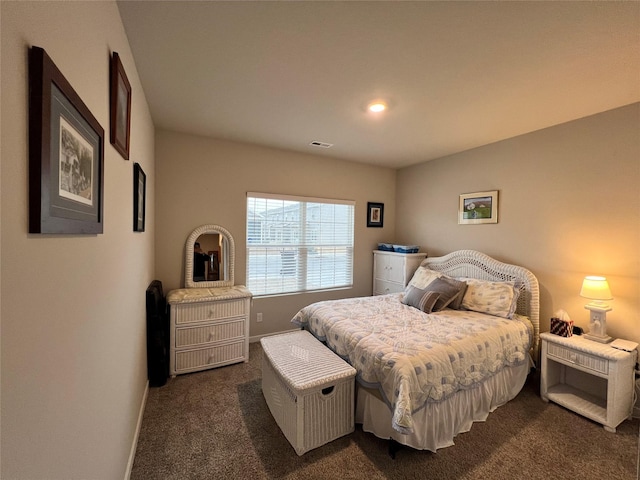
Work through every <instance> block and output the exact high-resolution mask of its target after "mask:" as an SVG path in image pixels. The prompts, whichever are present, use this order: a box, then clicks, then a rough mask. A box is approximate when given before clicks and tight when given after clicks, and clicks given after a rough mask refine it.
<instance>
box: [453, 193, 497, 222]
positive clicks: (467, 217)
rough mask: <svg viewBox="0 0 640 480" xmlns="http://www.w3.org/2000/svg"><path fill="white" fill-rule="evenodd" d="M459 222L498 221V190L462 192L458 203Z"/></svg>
mask: <svg viewBox="0 0 640 480" xmlns="http://www.w3.org/2000/svg"><path fill="white" fill-rule="evenodd" d="M458 223H459V224H471V225H473V224H478V223H498V191H497V190H491V191H487V192H475V193H464V194H462V195H460V201H459V204H458Z"/></svg>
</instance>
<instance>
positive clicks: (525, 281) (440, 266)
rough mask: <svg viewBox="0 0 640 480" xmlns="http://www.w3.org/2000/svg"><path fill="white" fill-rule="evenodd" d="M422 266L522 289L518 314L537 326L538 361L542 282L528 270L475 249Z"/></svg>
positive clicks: (535, 349)
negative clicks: (540, 284)
mask: <svg viewBox="0 0 640 480" xmlns="http://www.w3.org/2000/svg"><path fill="white" fill-rule="evenodd" d="M422 265H424V266H426V267H427V268H430V269H431V270H437V271H439V272H442V273H444V274H446V275H449V276H450V277H470V278H478V279H480V280H491V281H494V282H505V281H507V282H514V283H515V284H516V287H518V288H519V289H520V295H519V297H518V306H517V308H516V313H518V314H520V315H525V316H527V317H529V320H531V323H532V324H533V345H532V355H533V360H534V361H535V362H537V360H538V345H539V342H540V289H539V287H538V279H537V278H536V277H535V275H534V274H533V273H531V272H530V271H529V270H527V269H526V268H524V267H520V266H518V265H510V264H508V263H503V262H500V261H498V260H496V259H494V258H491V257H490V256H488V255H485V254H484V253H481V252H477V251H475V250H458V251H456V252H451V253H449V254H447V255H444V256H442V257H431V258H426V259H425V260H423V262H422Z"/></svg>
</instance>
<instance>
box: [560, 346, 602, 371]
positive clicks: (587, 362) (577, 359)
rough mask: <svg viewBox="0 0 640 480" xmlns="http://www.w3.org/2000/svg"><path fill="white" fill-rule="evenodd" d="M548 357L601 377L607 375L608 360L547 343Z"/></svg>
mask: <svg viewBox="0 0 640 480" xmlns="http://www.w3.org/2000/svg"><path fill="white" fill-rule="evenodd" d="M547 348H548V355H549V357H556V358H558V359H560V360H563V361H564V362H567V363H571V364H573V365H578V366H580V367H583V368H587V369H589V370H593V371H594V372H599V373H602V374H603V375H608V374H609V360H607V359H606V358H602V357H596V356H594V355H590V354H588V353H585V352H581V351H579V350H574V349H572V348H568V347H565V346H563V345H558V344H555V343H551V342H549V343H548V347H547Z"/></svg>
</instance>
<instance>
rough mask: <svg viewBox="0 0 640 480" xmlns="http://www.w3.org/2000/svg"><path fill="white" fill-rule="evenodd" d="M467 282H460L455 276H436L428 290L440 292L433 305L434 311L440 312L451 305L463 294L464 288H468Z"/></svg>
mask: <svg viewBox="0 0 640 480" xmlns="http://www.w3.org/2000/svg"><path fill="white" fill-rule="evenodd" d="M466 287H467V284H466V283H464V282H460V281H458V280H454V279H453V278H449V277H446V276H442V277H440V278H436V279H435V280H434V281H432V282H431V283H430V284H429V285H427V288H426V289H427V290H430V291H433V292H438V293H439V294H440V296H439V298H438V300H437V301H436V304H435V305H434V306H433V310H432V311H433V312H439V311H440V310H443V309H445V308H447V307H448V306H450V304H451V303H452V302H453V301H454V300H455V299H456V298H457V297H459V296H460V295H462V294H463V291H464V289H466Z"/></svg>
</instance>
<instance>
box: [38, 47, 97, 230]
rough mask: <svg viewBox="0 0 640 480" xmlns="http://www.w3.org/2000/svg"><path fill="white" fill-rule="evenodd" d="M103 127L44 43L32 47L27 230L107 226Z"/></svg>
mask: <svg viewBox="0 0 640 480" xmlns="http://www.w3.org/2000/svg"><path fill="white" fill-rule="evenodd" d="M103 204H104V129H103V128H102V127H101V126H100V123H98V120H96V118H95V117H94V116H93V115H92V114H91V112H90V111H89V108H87V106H86V105H85V104H84V102H83V101H82V100H81V99H80V96H79V95H78V94H77V93H76V92H75V90H74V89H73V88H72V87H71V84H70V83H69V82H68V81H67V79H66V78H65V77H64V75H62V73H61V72H60V70H58V68H57V67H56V65H55V64H54V63H53V61H52V60H51V58H50V57H49V55H47V53H46V52H45V51H44V49H42V48H40V47H35V46H34V47H31V48H30V50H29V233H62V234H98V233H102V229H103Z"/></svg>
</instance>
